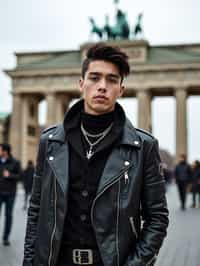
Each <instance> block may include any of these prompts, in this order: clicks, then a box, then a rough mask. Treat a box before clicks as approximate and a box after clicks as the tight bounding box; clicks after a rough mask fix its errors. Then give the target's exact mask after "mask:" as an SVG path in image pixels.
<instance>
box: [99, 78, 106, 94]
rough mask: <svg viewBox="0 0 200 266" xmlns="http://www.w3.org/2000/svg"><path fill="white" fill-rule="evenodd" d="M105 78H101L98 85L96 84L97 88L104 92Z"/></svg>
mask: <svg viewBox="0 0 200 266" xmlns="http://www.w3.org/2000/svg"><path fill="white" fill-rule="evenodd" d="M106 88H107V86H106V80H105V79H101V80H100V82H99V86H98V90H99V91H101V92H106Z"/></svg>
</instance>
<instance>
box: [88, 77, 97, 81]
mask: <svg viewBox="0 0 200 266" xmlns="http://www.w3.org/2000/svg"><path fill="white" fill-rule="evenodd" d="M89 79H90V80H92V81H97V80H98V77H95V76H92V77H89Z"/></svg>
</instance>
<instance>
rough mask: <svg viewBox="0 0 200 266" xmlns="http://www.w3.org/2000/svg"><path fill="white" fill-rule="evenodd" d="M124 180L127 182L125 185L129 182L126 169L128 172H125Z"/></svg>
mask: <svg viewBox="0 0 200 266" xmlns="http://www.w3.org/2000/svg"><path fill="white" fill-rule="evenodd" d="M124 182H125V185H126V184H128V183H129V176H128V171H126V172H125V173H124Z"/></svg>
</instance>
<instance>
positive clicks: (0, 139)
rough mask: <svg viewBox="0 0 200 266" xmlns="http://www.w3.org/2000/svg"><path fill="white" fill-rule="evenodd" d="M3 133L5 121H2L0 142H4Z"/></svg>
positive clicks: (0, 123)
mask: <svg viewBox="0 0 200 266" xmlns="http://www.w3.org/2000/svg"><path fill="white" fill-rule="evenodd" d="M3 133H4V123H3V122H1V121H0V143H3V142H4V138H3V137H4V136H3Z"/></svg>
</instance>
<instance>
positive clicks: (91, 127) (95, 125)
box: [81, 111, 114, 134]
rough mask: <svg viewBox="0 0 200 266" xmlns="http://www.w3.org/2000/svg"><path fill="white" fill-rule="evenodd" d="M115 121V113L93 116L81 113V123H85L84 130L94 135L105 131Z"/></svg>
mask: <svg viewBox="0 0 200 266" xmlns="http://www.w3.org/2000/svg"><path fill="white" fill-rule="evenodd" d="M113 120H114V111H112V112H109V113H106V114H102V115H91V114H88V113H85V112H84V111H82V112H81V121H82V122H83V126H84V128H85V129H86V130H87V131H88V132H89V133H92V134H97V133H99V132H102V131H103V130H105V129H106V128H107V127H109V125H110V124H111V123H112V122H113Z"/></svg>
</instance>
